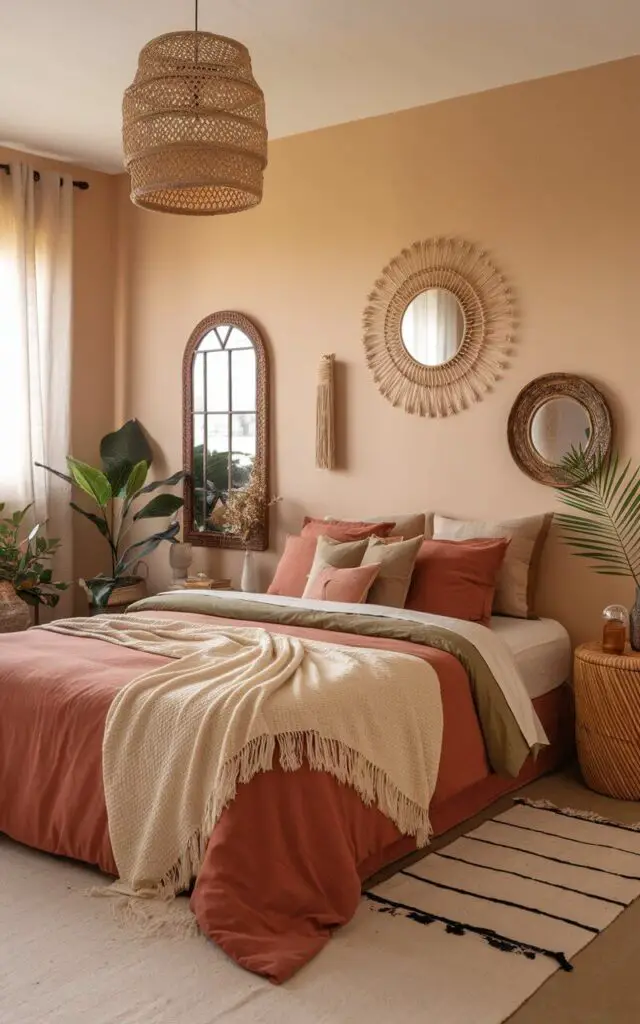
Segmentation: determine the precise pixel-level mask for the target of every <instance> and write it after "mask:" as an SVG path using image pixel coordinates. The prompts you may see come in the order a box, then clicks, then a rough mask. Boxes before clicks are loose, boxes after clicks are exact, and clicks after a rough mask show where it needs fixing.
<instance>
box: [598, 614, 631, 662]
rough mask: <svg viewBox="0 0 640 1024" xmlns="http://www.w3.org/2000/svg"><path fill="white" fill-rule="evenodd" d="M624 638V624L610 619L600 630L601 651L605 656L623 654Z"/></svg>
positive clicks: (625, 633)
mask: <svg viewBox="0 0 640 1024" xmlns="http://www.w3.org/2000/svg"><path fill="white" fill-rule="evenodd" d="M626 637H627V628H626V626H625V624H624V622H616V621H614V620H612V619H610V620H609V621H608V622H605V624H604V627H603V630H602V650H603V651H604V653H605V654H623V653H624V645H625V640H626Z"/></svg>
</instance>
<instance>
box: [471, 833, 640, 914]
mask: <svg viewBox="0 0 640 1024" xmlns="http://www.w3.org/2000/svg"><path fill="white" fill-rule="evenodd" d="M462 838H464V839H471V840H473V842H474V843H486V844H487V846H497V847H498V849H499V850H517V851H518V853H526V854H527V856H529V857H540V858H542V860H551V861H553V863H554V864H568V865H569V867H572V868H584V870H585V871H599V872H600V874H603V875H611V876H612V877H613V878H626V880H627V881H628V882H640V875H623V874H621V872H620V871H608V870H607V868H594V867H592V865H591V864H577V863H576V861H574V860H562V858H561V857H551V856H550V854H548V853H536V852H535V850H528V849H526V848H525V849H523V848H522V847H521V846H505V844H504V843H495V842H494V841H493V840H492V839H480V837H479V836H474V835H471V833H469V834H468V835H466V836H463V837H462ZM628 905H629V904H626V906H628Z"/></svg>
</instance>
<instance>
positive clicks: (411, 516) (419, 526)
mask: <svg viewBox="0 0 640 1024" xmlns="http://www.w3.org/2000/svg"><path fill="white" fill-rule="evenodd" d="M336 518H337V517H336V516H325V519H326V520H327V522H335V520H336ZM341 522H351V520H349V519H346V520H341ZM353 522H358V523H395V524H396V525H395V526H394V528H393V530H391V531H390V533H389V536H390V537H403V538H404V540H412V539H413V537H424V536H425V534H426V533H427V525H428V526H429V536H430V535H431V534H430V528H431V516H429V522H428V523H427V516H426V515H425V513H424V512H410V513H406V512H405V513H404V514H403V515H398V516H373V517H372V516H369V518H367V517H366V516H364V517H363V518H362V519H354V520H353Z"/></svg>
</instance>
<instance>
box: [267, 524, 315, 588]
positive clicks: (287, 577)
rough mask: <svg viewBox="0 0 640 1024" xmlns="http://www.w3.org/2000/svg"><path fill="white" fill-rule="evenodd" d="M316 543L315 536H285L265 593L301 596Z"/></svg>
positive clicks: (311, 563)
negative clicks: (282, 548)
mask: <svg viewBox="0 0 640 1024" xmlns="http://www.w3.org/2000/svg"><path fill="white" fill-rule="evenodd" d="M317 545H318V539H317V537H298V536H292V537H287V539H286V541H285V545H284V551H283V552H282V555H281V556H280V561H279V562H278V566H277V568H276V571H275V575H274V577H273V579H272V581H271V584H270V586H269V588H268V589H267V594H279V595H280V596H281V597H302V594H303V593H304V588H305V587H306V585H307V579H308V577H309V573H310V571H311V566H312V565H313V559H314V556H315V553H316V547H317Z"/></svg>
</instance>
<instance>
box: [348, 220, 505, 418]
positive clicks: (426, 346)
mask: <svg viewBox="0 0 640 1024" xmlns="http://www.w3.org/2000/svg"><path fill="white" fill-rule="evenodd" d="M363 326H364V347H365V352H366V358H367V363H368V365H369V367H370V369H371V371H372V373H373V378H374V380H375V382H376V384H377V385H378V388H379V389H380V391H381V392H382V394H383V395H384V396H385V398H388V399H389V401H390V402H391V403H392V405H401V406H403V407H404V409H405V410H406V412H409V413H414V414H415V415H417V416H449V415H450V414H451V413H455V412H460V410H461V409H465V408H467V406H469V405H470V404H471V402H475V401H478V399H480V398H481V397H482V395H483V393H484V392H485V391H488V390H490V389H491V387H492V386H493V384H494V383H495V381H496V380H498V379H499V377H500V376H501V373H502V371H503V370H504V368H505V367H506V365H507V356H508V354H509V352H510V350H511V347H512V345H513V340H514V339H513V331H514V326H515V325H514V304H513V297H512V294H511V290H510V288H509V286H508V284H507V282H506V281H505V279H504V277H503V276H502V274H501V273H500V272H499V271H498V270H497V269H496V267H495V266H494V265H493V263H492V262H491V261H490V259H489V258H488V256H487V254H486V253H485V252H483V251H482V250H480V249H478V248H476V246H474V245H472V244H471V243H470V242H465V241H462V240H461V239H455V238H431V239H429V240H427V241H425V242H416V243H415V244H414V245H412V246H411V248H409V249H404V250H403V251H402V252H401V253H400V255H399V256H396V258H395V259H393V260H392V261H391V263H390V264H389V265H388V266H387V267H385V268H384V270H383V271H382V276H381V277H380V279H379V280H378V281H376V283H375V286H374V289H373V292H372V293H371V295H370V296H369V304H368V306H367V308H366V309H365V312H364V322H363Z"/></svg>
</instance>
